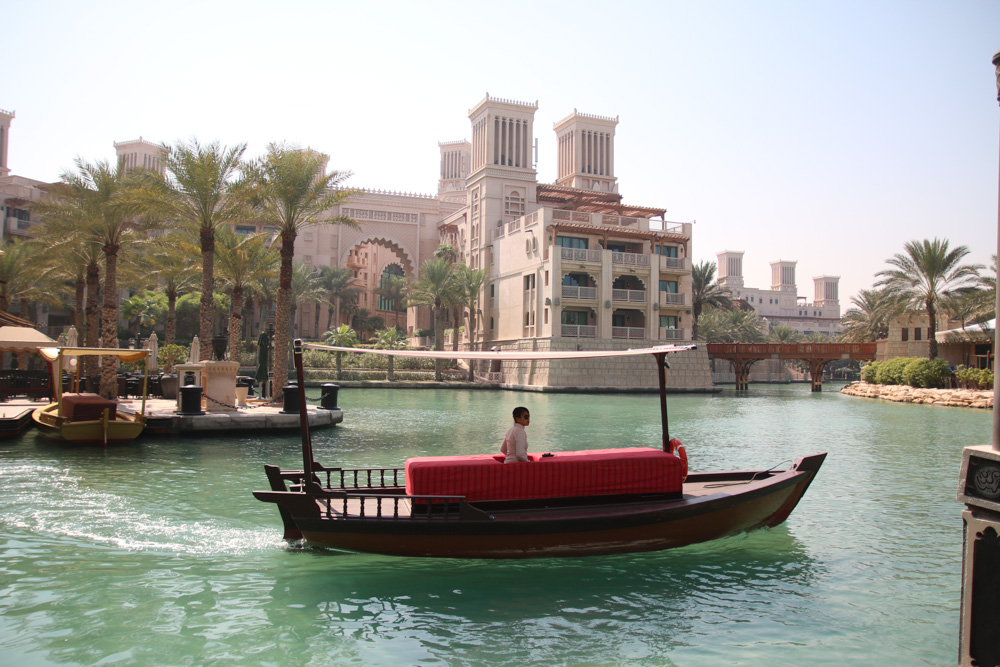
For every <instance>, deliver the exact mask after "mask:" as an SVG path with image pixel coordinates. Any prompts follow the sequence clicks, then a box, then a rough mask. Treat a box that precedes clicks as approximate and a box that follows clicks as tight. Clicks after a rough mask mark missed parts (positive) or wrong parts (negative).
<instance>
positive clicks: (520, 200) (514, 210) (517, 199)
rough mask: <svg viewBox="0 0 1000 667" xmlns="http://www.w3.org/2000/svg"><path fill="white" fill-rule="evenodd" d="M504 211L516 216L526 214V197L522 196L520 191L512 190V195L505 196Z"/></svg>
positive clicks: (506, 213) (505, 213)
mask: <svg viewBox="0 0 1000 667" xmlns="http://www.w3.org/2000/svg"><path fill="white" fill-rule="evenodd" d="M503 213H504V215H512V216H514V217H516V218H520V217H521V216H522V215H524V197H522V196H521V193H520V192H518V191H517V190H512V191H511V193H510V195H508V196H507V197H504V200H503Z"/></svg>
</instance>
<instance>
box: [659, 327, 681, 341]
mask: <svg viewBox="0 0 1000 667" xmlns="http://www.w3.org/2000/svg"><path fill="white" fill-rule="evenodd" d="M660 340H686V339H685V337H684V329H667V328H666V327H660Z"/></svg>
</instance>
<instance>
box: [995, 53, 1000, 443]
mask: <svg viewBox="0 0 1000 667" xmlns="http://www.w3.org/2000/svg"><path fill="white" fill-rule="evenodd" d="M993 67H995V68H996V76H997V102H998V103H1000V51H997V52H996V53H994V54H993ZM997 260H998V261H1000V179H998V186H997ZM996 268H997V269H998V271H1000V266H998V267H996ZM998 315H1000V291H997V301H996V305H995V307H994V310H993V317H994V318H996V317H997V316H998ZM993 322H994V325H993V373H994V376H995V374H996V371H997V327H996V319H994V320H993ZM998 398H1000V385H998V384H997V383H996V381H995V380H994V382H993V449H994V451H998V452H1000V413H998V412H997V405H1000V400H997V399H998Z"/></svg>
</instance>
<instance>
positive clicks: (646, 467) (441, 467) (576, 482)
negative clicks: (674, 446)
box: [406, 447, 683, 501]
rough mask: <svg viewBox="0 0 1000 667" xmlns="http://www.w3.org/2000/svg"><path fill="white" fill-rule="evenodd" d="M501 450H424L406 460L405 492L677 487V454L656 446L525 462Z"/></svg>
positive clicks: (520, 495) (544, 493)
mask: <svg viewBox="0 0 1000 667" xmlns="http://www.w3.org/2000/svg"><path fill="white" fill-rule="evenodd" d="M503 458H504V457H503V456H500V455H497V456H492V455H489V454H478V455H473V456H423V457H417V458H411V459H407V461H406V493H407V494H409V495H437V496H465V497H466V499H467V500H469V501H477V500H521V499H529V498H564V497H573V496H591V495H611V494H620V493H671V492H677V491H680V490H681V485H682V482H683V466H682V464H681V461H680V459H678V458H677V457H676V456H674V455H673V454H667V453H666V452H663V451H661V450H658V449H650V448H648V447H632V448H627V449H594V450H587V451H579V452H553V455H552V456H550V457H543V456H542V455H540V454H529V455H528V458H530V459H531V461H529V462H526V463H504V462H503Z"/></svg>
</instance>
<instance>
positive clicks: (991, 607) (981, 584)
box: [958, 51, 1000, 667]
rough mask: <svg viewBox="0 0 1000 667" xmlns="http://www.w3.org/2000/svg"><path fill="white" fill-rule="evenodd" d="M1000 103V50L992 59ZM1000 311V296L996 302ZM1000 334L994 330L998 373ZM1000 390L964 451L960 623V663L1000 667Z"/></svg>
mask: <svg viewBox="0 0 1000 667" xmlns="http://www.w3.org/2000/svg"><path fill="white" fill-rule="evenodd" d="M993 66H994V67H995V68H996V78H997V101H998V102H1000V51H997V52H996V53H995V54H994V55H993ZM997 251H998V255H1000V199H998V200H997ZM996 306H997V309H998V310H1000V298H998V299H997V303H996ZM996 352H997V336H996V327H995V326H994V328H993V369H994V372H996ZM998 397H1000V390H998V389H997V383H996V382H994V383H993V437H992V443H991V444H989V445H973V446H970V447H966V448H965V449H964V450H963V451H962V470H961V472H960V473H959V484H958V499H959V501H961V502H963V503H965V509H964V510H962V524H963V528H964V533H963V539H962V606H961V610H960V613H961V618H960V622H959V634H960V637H959V650H958V662H959V664H960V665H963V667H964V666H965V665H969V666H970V667H971V666H972V665H1000V642H998V641H997V638H996V633H997V628H998V627H1000V415H998V414H997V410H1000V404H998V403H1000V402H998V401H997V398H998Z"/></svg>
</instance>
